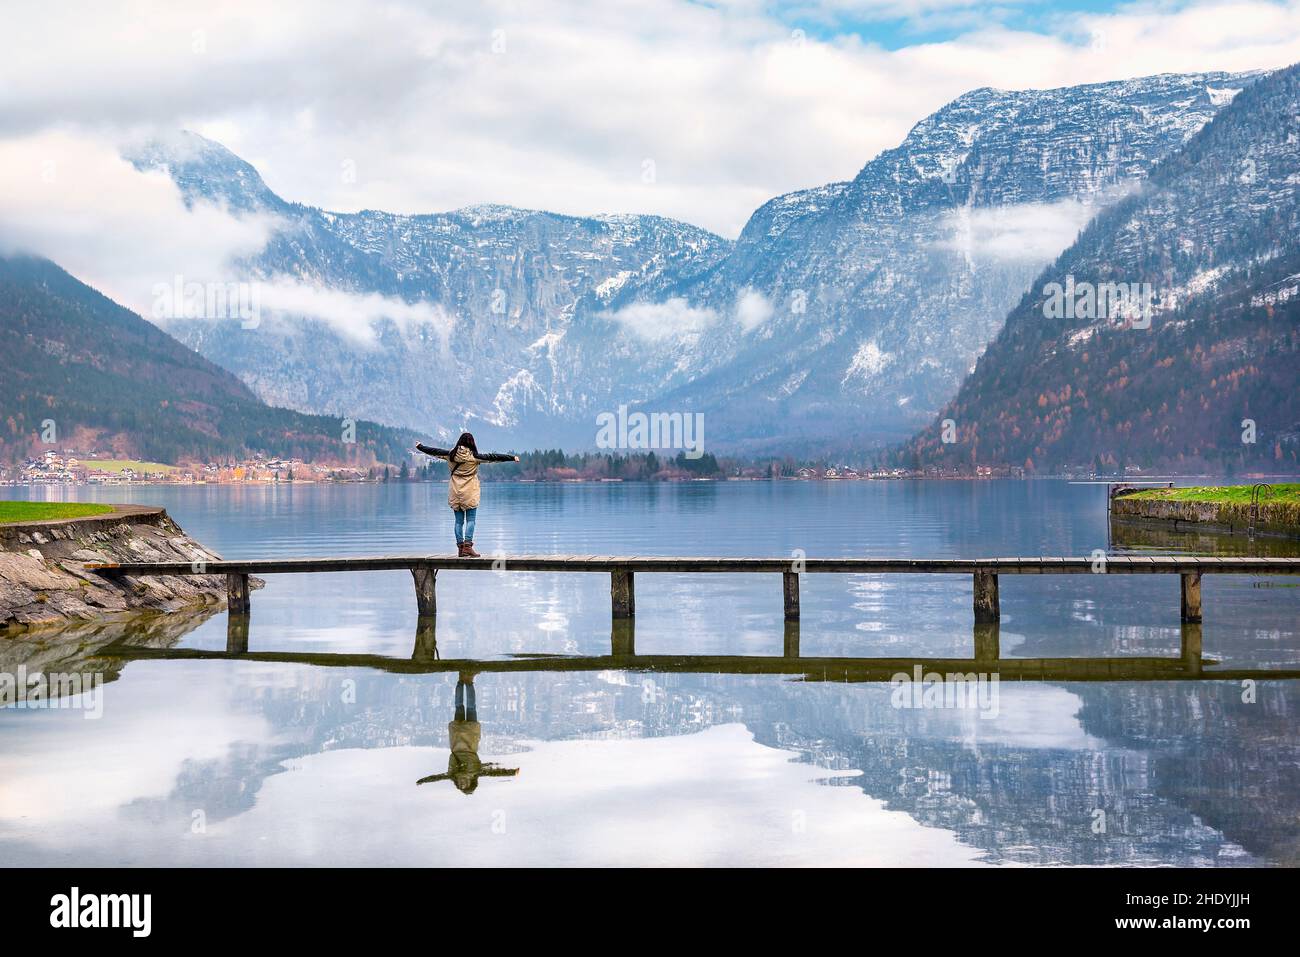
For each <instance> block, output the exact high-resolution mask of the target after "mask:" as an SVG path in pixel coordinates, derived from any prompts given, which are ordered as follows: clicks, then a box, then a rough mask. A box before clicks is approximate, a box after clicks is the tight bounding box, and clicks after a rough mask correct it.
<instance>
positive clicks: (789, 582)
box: [781, 572, 799, 621]
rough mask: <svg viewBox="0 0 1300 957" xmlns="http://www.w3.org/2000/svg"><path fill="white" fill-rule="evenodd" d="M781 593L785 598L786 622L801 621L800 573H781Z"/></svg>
mask: <svg viewBox="0 0 1300 957" xmlns="http://www.w3.org/2000/svg"><path fill="white" fill-rule="evenodd" d="M781 593H782V595H784V596H785V620H786V621H798V620H799V573H798V572H782V573H781Z"/></svg>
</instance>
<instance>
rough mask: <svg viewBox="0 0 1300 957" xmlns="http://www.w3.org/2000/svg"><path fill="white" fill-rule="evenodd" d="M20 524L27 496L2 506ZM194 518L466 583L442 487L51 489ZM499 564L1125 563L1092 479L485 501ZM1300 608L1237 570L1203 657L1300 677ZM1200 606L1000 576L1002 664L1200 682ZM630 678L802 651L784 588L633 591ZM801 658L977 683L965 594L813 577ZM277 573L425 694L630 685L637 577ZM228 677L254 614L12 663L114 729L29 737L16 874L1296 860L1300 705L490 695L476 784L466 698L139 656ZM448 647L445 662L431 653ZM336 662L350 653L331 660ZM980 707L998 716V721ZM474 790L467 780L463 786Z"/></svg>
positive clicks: (328, 673) (1064, 687) (203, 536)
mask: <svg viewBox="0 0 1300 957" xmlns="http://www.w3.org/2000/svg"><path fill="white" fill-rule="evenodd" d="M3 492H4V495H5V497H14V496H13V493H14V492H17V493H18V495H20V496H21V495H24V494H27V490H25V489H5V490H3ZM30 494H31V495H32V497H48V498H64V497H70V498H71V497H75V498H81V499H85V500H95V501H131V502H139V503H147V504H159V505H163V506H165V507H166V508H167V509H168V511H169V512H170V513H171V514H172V516H173V517H174V518H175V519H176V520H177V521H178V522H180V523H181V525H182V526H183V527H184V528H185V529H186V531H187V532H189V533H190V534H191V535H193V536H194V537H196V538H198V539H199V540H200V541H203V542H204V543H206V544H207V545H209V546H211V547H213V548H215V549H216V550H217V551H219V552H221V553H222V555H223V556H224V557H226V558H241V557H248V558H252V557H259V558H260V557H272V556H307V555H325V554H330V555H349V554H351V555H364V554H384V553H404V554H410V553H422V552H437V553H449V552H451V551H453V549H452V548H451V547H450V545H451V543H452V530H451V513H450V512H449V510H448V509H447V507H446V488H445V485H441V484H416V485H397V484H391V485H379V486H373V485H371V486H361V485H353V486H307V485H303V486H297V487H290V486H282V487H237V486H225V487H217V486H214V487H203V486H197V487H167V486H157V487H136V488H128V487H115V488H103V489H90V488H86V489H68V490H61V489H59V490H45V489H38V490H34V491H32V492H31V493H30ZM475 538H476V545H477V547H478V549H479V551H480V552H482V553H483V554H485V555H492V554H493V553H496V552H498V551H499V552H500V553H502V554H504V555H509V554H512V553H513V554H520V553H550V552H554V553H564V554H596V555H611V554H630V555H747V556H789V555H791V554H792V553H794V552H795V550H799V549H802V550H803V551H804V552H805V553H806V554H807V555H808V556H809V557H832V556H868V555H869V556H899V557H989V556H1007V555H1012V556H1014V555H1038V554H1045V555H1088V554H1090V553H1091V552H1093V550H1095V549H1108V548H1109V549H1110V550H1111V551H1112V552H1123V551H1125V548H1126V547H1130V548H1139V549H1140V548H1143V547H1151V546H1152V545H1154V546H1155V547H1158V548H1159V550H1160V551H1161V552H1169V551H1171V550H1172V549H1173V547H1184V548H1195V549H1197V550H1205V549H1207V548H1208V549H1214V548H1238V547H1240V545H1239V543H1238V544H1233V543H1223V544H1219V543H1217V542H1216V540H1213V539H1206V538H1204V537H1201V538H1198V539H1194V540H1183V539H1174V540H1172V547H1171V545H1170V544H1169V543H1162V542H1159V541H1156V542H1154V543H1148V545H1147V546H1143V544H1142V543H1132V542H1130V543H1128V545H1127V546H1123V547H1122V546H1121V544H1119V543H1113V542H1110V541H1109V539H1108V528H1107V521H1106V501H1105V486H1097V485H1075V484H1070V483H1066V482H1051V481H1036V482H1027V483H1021V482H979V483H975V482H929V483H927V482H870V483H869V482H855V483H799V482H782V483H765V482H758V483H690V484H675V485H641V484H621V485H615V484H605V485H528V484H491V485H485V486H484V496H483V506H482V507H481V508H480V514H479V520H478V532H477V534H476V536H475ZM1294 585H1295V580H1294V579H1272V580H1261V579H1255V578H1253V577H1251V576H1209V577H1207V579H1206V582H1205V585H1204V607H1205V624H1204V627H1203V640H1204V653H1205V655H1206V656H1207V657H1209V658H1213V659H1216V660H1217V661H1218V662H1220V663H1221V664H1222V665H1224V666H1232V667H1239V668H1255V667H1260V668H1266V667H1278V668H1281V667H1287V668H1296V667H1300V624H1298V622H1300V589H1297V588H1295V587H1293V586H1294ZM1178 600H1179V585H1178V579H1177V577H1176V576H1110V577H1108V578H1103V577H1102V576H1091V575H1084V576H1004V577H1003V578H1002V614H1003V619H1002V625H1001V629H1000V639H999V640H1000V645H1001V652H1002V655H1003V656H1004V657H1008V658H1015V657H1082V656H1114V657H1131V656H1170V657H1176V656H1178V655H1179V649H1180V634H1181V632H1180V625H1179V611H1178ZM636 601H637V618H636V625H635V649H636V653H637V654H638V655H746V656H763V655H768V656H773V655H776V656H779V655H781V654H782V649H783V641H784V640H785V635H784V633H783V626H782V612H781V589H780V579H779V576H774V575H765V576H744V575H720V576H712V577H695V578H692V577H689V576H676V575H671V576H670V575H653V576H652V575H641V576H638V579H637V595H636ZM802 606H803V607H802V615H803V618H802V626H801V629H800V633H799V643H800V652H801V654H802V655H804V656H875V657H903V656H918V657H970V655H971V653H972V651H971V649H972V642H973V637H972V623H971V584H970V581H969V579H967V578H965V577H959V576H910V575H909V576H901V575H900V576H874V575H821V576H804V584H803V593H802ZM417 625H418V622H417V615H416V606H415V597H414V589H413V587H412V581H411V576H410V574H409V573H407V572H404V571H403V572H370V573H360V574H339V575H304V576H293V575H282V576H271V577H269V578H268V580H267V584H266V587H265V588H263V589H261V590H259V591H257V592H255V593H254V595H253V602H252V616H251V627H250V629H249V634H248V647H249V650H250V651H254V652H270V651H275V652H312V653H317V654H321V655H334V654H338V655H343V654H358V653H364V654H371V655H380V656H386V657H388V658H391V659H393V660H394V662H396V663H401V662H406V663H410V662H411V660H412V658H413V657H414V658H416V659H417V660H423V661H427V660H429V659H431V658H432V657H433V654H434V651H433V646H434V643H435V642H436V649H437V650H436V653H437V655H438V656H440V657H441V658H442V659H462V658H474V659H482V660H485V661H492V662H507V661H520V660H525V659H521V658H519V657H517V656H525V655H546V656H558V655H569V656H594V655H608V654H610V647H611V625H610V599H609V578H608V576H607V575H573V574H552V575H544V574H522V573H502V574H486V573H471V572H442V573H440V574H439V576H438V620H437V627H436V632H432V633H431V632H430V631H429V630H428V629H427V628H426V629H425V630H424V631H422V632H418V629H417ZM123 632H127V633H128V634H127V635H126V637H127V638H129V639H130V640H132V641H134V642H138V643H140V644H146V645H150V646H153V647H157V648H167V647H171V648H182V649H184V648H189V649H211V650H225V649H226V647H227V620H226V615H225V613H224V612H217V613H215V614H213V613H210V612H209V613H207V614H199V615H177V616H166V618H165V619H163V620H158V619H154V620H151V621H148V622H145V623H141V624H135V625H132V626H130V627H129V628H123V627H122V626H114V627H109V628H104V627H90V628H84V627H83V628H78V629H71V630H68V631H66V632H64V633H61V634H60V633H46V634H43V635H42V636H41V637H40V638H39V639H32V638H30V637H29V638H23V639H18V640H12V641H6V640H4V639H0V671H10V672H12V671H13V670H14V669H15V668H16V667H17V665H19V664H26V665H27V666H28V668H30V669H35V668H44V669H46V670H49V671H60V670H62V671H70V670H76V669H80V670H83V671H85V670H89V671H102V672H105V673H106V676H107V678H108V683H107V684H106V685H104V687H103V692H102V717H99V718H98V719H96V720H88V719H87V718H86V713H85V712H82V711H78V710H70V709H62V710H14V709H5V710H0V859H3V860H4V861H5V862H6V863H8V864H11V865H39V864H67V865H109V864H141V865H144V864H203V865H226V864H232V865H233V864H252V865H258V864H282V865H320V864H404V865H426V864H427V865H504V864H524V865H531V864H538V865H541V864H560V865H569V864H629V865H630V864H665V865H671V864H741V865H836V864H854V865H873V864H884V865H971V866H987V865H996V864H1010V863H1015V864H1035V865H1040V864H1112V865H1134V864H1178V865H1217V866H1227V865H1271V864H1290V865H1294V864H1296V863H1297V862H1298V860H1300V728H1298V726H1297V720H1296V719H1297V717H1298V716H1300V682H1295V681H1283V680H1265V681H1260V682H1258V683H1257V684H1256V685H1255V686H1254V687H1253V689H1252V688H1244V687H1243V685H1242V683H1241V682H1239V681H1171V680H1161V681H1107V682H1096V681H1093V682H1082V681H1080V682H1069V681H1062V682H1038V681H1026V682H1017V681H1002V682H1000V683H999V685H998V686H997V687H996V689H993V694H994V700H993V704H994V705H995V707H992V706H990V707H984V708H971V707H967V708H958V707H927V708H903V707H897V706H896V705H897V703H898V701H897V696H896V695H895V694H894V691H893V689H892V688H891V687H890V685H889V684H887V683H880V682H856V683H845V682H830V681H805V680H800V679H799V678H798V677H791V676H789V675H780V674H716V673H692V672H691V671H690V670H685V671H655V672H645V671H629V670H626V669H620V668H618V667H616V666H614V665H611V667H609V668H607V669H604V670H587V671H565V670H562V668H560V667H559V666H557V670H549V671H533V672H528V671H523V672H491V671H484V672H482V673H479V674H478V675H477V677H475V678H474V680H473V686H474V691H475V693H476V699H477V700H476V704H477V719H478V723H479V725H480V731H479V733H480V734H481V740H480V741H479V743H478V750H477V754H478V755H479V757H480V759H481V761H482V762H484V763H486V764H489V765H495V766H497V767H498V768H499V769H509V770H516V769H517V771H518V773H517V774H510V775H508V774H498V775H485V776H482V777H480V778H479V779H478V780H477V787H476V788H474V789H473V790H472V791H471V792H470V793H462V790H460V789H459V788H458V787H457V785H456V783H455V782H454V781H452V780H445V779H444V780H437V781H432V782H429V783H426V784H423V785H417V783H416V782H417V781H418V780H419V779H421V778H424V777H426V776H431V775H440V774H443V773H444V772H447V771H448V768H449V756H450V749H451V746H452V744H453V738H456V739H457V740H460V741H461V742H462V743H463V740H464V735H465V732H466V726H465V723H464V722H460V723H457V724H454V725H453V727H450V728H449V724H453V719H454V718H455V689H456V684H457V675H456V673H455V672H434V673H418V672H416V673H400V671H385V670H380V669H377V668H371V667H360V666H340V667H331V666H327V665H325V664H315V663H281V662H269V661H259V660H252V659H242V660H238V659H236V660H180V659H167V660H127V661H125V662H124V661H123V660H122V659H120V658H99V657H95V656H94V652H95V651H96V650H97V649H99V648H100V647H102V646H103V645H104V644H105V643H106V642H107V641H109V640H110V639H115V638H119V637H122V633H123ZM417 632H418V633H417ZM321 660H322V661H328V660H329V659H321ZM985 703H986V704H988V702H985ZM462 783H464V779H463V778H462Z"/></svg>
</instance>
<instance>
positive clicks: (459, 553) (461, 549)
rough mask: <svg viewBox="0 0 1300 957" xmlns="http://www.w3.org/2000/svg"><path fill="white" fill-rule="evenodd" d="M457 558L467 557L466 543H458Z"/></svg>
mask: <svg viewBox="0 0 1300 957" xmlns="http://www.w3.org/2000/svg"><path fill="white" fill-rule="evenodd" d="M456 557H457V558H464V557H465V543H464V542H457V543H456Z"/></svg>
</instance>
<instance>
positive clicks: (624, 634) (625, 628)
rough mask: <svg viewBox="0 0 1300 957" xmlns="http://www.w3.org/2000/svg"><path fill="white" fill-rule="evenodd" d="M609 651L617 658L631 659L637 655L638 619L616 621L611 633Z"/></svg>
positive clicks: (618, 619)
mask: <svg viewBox="0 0 1300 957" xmlns="http://www.w3.org/2000/svg"><path fill="white" fill-rule="evenodd" d="M609 650H610V653H611V654H613V656H614V657H615V658H630V657H631V656H632V655H635V654H636V619H634V618H615V619H614V625H613V627H612V628H611V629H610V632H609Z"/></svg>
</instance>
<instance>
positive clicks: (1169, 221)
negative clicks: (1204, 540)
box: [906, 67, 1300, 473]
mask: <svg viewBox="0 0 1300 957" xmlns="http://www.w3.org/2000/svg"><path fill="white" fill-rule="evenodd" d="M1297 117H1300V67H1289V68H1287V69H1285V70H1279V71H1277V72H1276V73H1273V74H1270V75H1269V76H1267V77H1264V78H1262V79H1260V80H1258V81H1257V82H1255V83H1253V84H1251V85H1250V86H1249V87H1248V88H1247V89H1245V90H1244V91H1243V92H1242V93H1241V94H1240V95H1239V96H1237V97H1236V98H1235V99H1234V100H1233V102H1232V104H1231V105H1230V106H1227V107H1225V108H1224V109H1223V110H1222V112H1221V113H1220V114H1219V115H1218V116H1217V117H1215V119H1214V120H1213V121H1212V122H1211V123H1209V124H1208V125H1207V126H1206V127H1205V128H1204V129H1203V130H1201V131H1200V132H1199V133H1198V134H1197V135H1196V136H1195V137H1193V138H1192V139H1191V140H1190V141H1189V142H1188V143H1187V145H1186V146H1185V147H1184V148H1183V149H1180V150H1179V151H1177V152H1176V153H1174V154H1173V155H1172V156H1170V157H1169V158H1168V159H1167V160H1166V161H1165V162H1163V163H1161V164H1160V165H1159V166H1158V167H1157V168H1156V169H1155V170H1154V171H1153V172H1152V173H1151V175H1150V177H1149V178H1148V180H1147V181H1146V182H1145V183H1144V184H1143V186H1142V188H1141V189H1139V190H1137V191H1136V192H1135V193H1134V194H1133V195H1131V196H1128V197H1126V198H1125V199H1124V200H1122V201H1120V202H1118V203H1116V204H1115V205H1114V206H1112V207H1110V208H1108V209H1107V210H1105V211H1104V212H1103V213H1101V214H1100V215H1099V216H1098V217H1097V219H1096V220H1095V221H1094V222H1093V223H1092V224H1090V225H1089V227H1088V228H1087V229H1086V230H1085V231H1084V232H1083V233H1082V234H1081V235H1080V236H1079V238H1078V240H1077V241H1076V242H1074V243H1073V244H1072V245H1071V246H1070V248H1069V249H1067V250H1066V251H1065V252H1064V253H1063V254H1062V255H1061V256H1060V257H1059V258H1058V259H1057V260H1056V261H1055V262H1054V263H1053V264H1052V265H1051V266H1050V267H1049V268H1048V269H1047V270H1045V271H1044V272H1043V274H1042V275H1041V276H1039V277H1038V278H1037V279H1036V280H1035V281H1034V283H1033V285H1032V289H1031V290H1030V292H1029V293H1027V294H1026V295H1025V296H1024V297H1023V298H1022V299H1021V301H1020V302H1019V303H1018V305H1017V306H1016V308H1015V309H1014V310H1013V311H1012V312H1011V313H1010V315H1009V316H1008V318H1007V321H1006V324H1005V327H1004V328H1003V329H1002V331H1001V332H1000V333H999V335H998V336H997V338H996V340H995V341H994V342H993V343H992V344H991V345H990V346H989V347H988V350H987V351H986V352H985V353H984V355H983V357H982V358H981V359H980V360H979V364H978V367H977V368H976V369H975V371H974V373H973V375H971V377H970V378H969V379H968V380H967V381H966V382H965V384H964V385H963V386H962V388H961V390H960V392H959V393H958V394H957V396H956V397H955V398H954V399H953V400H952V401H951V403H950V404H949V405H948V406H947V407H946V408H945V409H944V410H943V412H942V413H941V414H940V416H939V418H938V420H937V421H935V422H934V423H932V424H931V426H930V427H929V428H928V429H926V430H925V431H924V432H923V433H921V434H920V435H918V436H917V437H916V439H915V440H914V441H913V442H912V443H911V445H910V447H909V449H908V451H907V453H906V458H907V459H908V460H911V461H912V462H914V463H920V464H926V465H931V464H934V465H954V466H965V467H968V468H969V467H970V466H972V465H974V464H977V463H979V462H1009V463H1012V464H1017V465H1018V464H1021V463H1025V464H1026V466H1027V467H1037V468H1039V469H1040V470H1041V469H1044V468H1053V467H1061V466H1065V467H1069V466H1082V467H1087V466H1089V465H1093V464H1095V465H1096V466H1097V467H1098V468H1099V469H1104V470H1107V471H1111V472H1114V471H1118V470H1120V469H1122V468H1123V467H1124V466H1125V465H1139V466H1162V467H1171V468H1174V469H1177V470H1179V471H1199V470H1213V471H1225V472H1233V471H1236V472H1242V473H1244V472H1247V471H1266V470H1270V471H1293V470H1294V469H1295V468H1296V467H1297V463H1298V462H1300V401H1297V398H1296V390H1295V370H1296V363H1297V354H1300V240H1298V238H1297V237H1300V133H1297V125H1296V123H1297ZM1103 288H1105V289H1109V290H1114V289H1117V288H1124V289H1128V290H1131V291H1135V292H1136V293H1137V296H1136V299H1137V300H1138V302H1137V304H1138V305H1140V306H1141V307H1142V309H1141V310H1139V311H1137V312H1135V311H1134V310H1132V309H1128V310H1126V309H1125V308H1123V307H1124V303H1123V302H1122V301H1121V302H1120V304H1119V307H1118V308H1117V307H1116V303H1115V301H1114V296H1113V294H1111V293H1110V292H1108V293H1107V294H1106V295H1105V296H1104V297H1103V296H1102V295H1101V290H1103ZM1063 290H1071V291H1072V292H1071V293H1069V294H1068V297H1069V299H1070V302H1069V304H1068V308H1057V306H1062V307H1064V306H1066V303H1065V302H1064V299H1065V298H1066V295H1062V296H1060V297H1058V296H1057V295H1056V293H1057V292H1061V291H1063ZM1130 298H1134V297H1132V296H1130ZM945 419H947V420H950V423H951V426H950V429H949V436H948V438H947V440H945V438H944V435H943V431H944V429H943V424H942V423H943V421H944V420H945Z"/></svg>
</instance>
